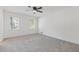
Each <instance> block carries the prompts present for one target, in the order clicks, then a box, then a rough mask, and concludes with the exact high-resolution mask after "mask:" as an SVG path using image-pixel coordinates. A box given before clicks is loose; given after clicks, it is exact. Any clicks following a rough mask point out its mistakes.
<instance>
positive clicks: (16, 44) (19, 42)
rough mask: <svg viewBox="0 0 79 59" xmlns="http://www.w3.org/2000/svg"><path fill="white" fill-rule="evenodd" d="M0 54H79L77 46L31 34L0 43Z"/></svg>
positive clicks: (78, 46)
mask: <svg viewBox="0 0 79 59" xmlns="http://www.w3.org/2000/svg"><path fill="white" fill-rule="evenodd" d="M0 51H1V52H79V45H76V44H73V43H70V42H66V41H62V40H59V39H55V38H51V37H47V36H45V35H42V34H32V35H26V36H20V37H14V38H8V39H5V40H3V42H1V43H0Z"/></svg>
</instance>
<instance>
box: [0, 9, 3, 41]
mask: <svg viewBox="0 0 79 59" xmlns="http://www.w3.org/2000/svg"><path fill="white" fill-rule="evenodd" d="M1 40H3V10H2V9H0V41H1Z"/></svg>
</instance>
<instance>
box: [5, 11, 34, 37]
mask: <svg viewBox="0 0 79 59" xmlns="http://www.w3.org/2000/svg"><path fill="white" fill-rule="evenodd" d="M11 16H16V17H18V18H19V19H20V24H19V25H20V27H19V28H20V29H19V30H11V28H10V17H11ZM33 19H34V18H33V17H32V16H28V15H25V14H21V13H15V12H9V11H4V38H8V37H14V36H21V35H28V34H32V33H36V31H35V29H30V25H29V22H30V20H33Z"/></svg>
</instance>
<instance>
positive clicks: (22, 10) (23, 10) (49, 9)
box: [0, 6, 67, 16]
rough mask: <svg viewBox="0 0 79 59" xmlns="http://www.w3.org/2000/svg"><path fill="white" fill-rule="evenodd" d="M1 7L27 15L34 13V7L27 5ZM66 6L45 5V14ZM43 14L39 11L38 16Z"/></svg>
mask: <svg viewBox="0 0 79 59" xmlns="http://www.w3.org/2000/svg"><path fill="white" fill-rule="evenodd" d="M0 8H1V9H4V10H7V11H11V12H17V13H23V14H27V15H33V12H32V9H31V8H28V7H27V6H0ZM64 8H67V7H64V6H43V14H46V13H49V12H56V11H59V10H62V9H64ZM37 15H38V16H42V13H37V14H36V16H37Z"/></svg>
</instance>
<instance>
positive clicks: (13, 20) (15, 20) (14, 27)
mask: <svg viewBox="0 0 79 59" xmlns="http://www.w3.org/2000/svg"><path fill="white" fill-rule="evenodd" d="M10 22H11V24H10V26H11V29H12V30H18V29H19V18H18V17H15V16H11V17H10Z"/></svg>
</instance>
